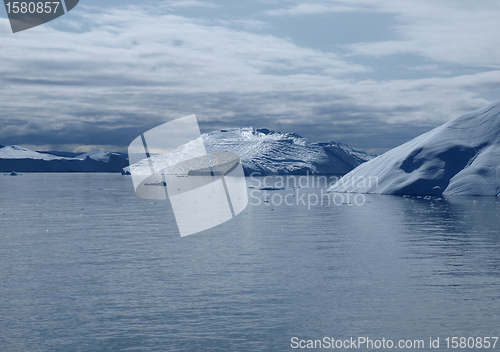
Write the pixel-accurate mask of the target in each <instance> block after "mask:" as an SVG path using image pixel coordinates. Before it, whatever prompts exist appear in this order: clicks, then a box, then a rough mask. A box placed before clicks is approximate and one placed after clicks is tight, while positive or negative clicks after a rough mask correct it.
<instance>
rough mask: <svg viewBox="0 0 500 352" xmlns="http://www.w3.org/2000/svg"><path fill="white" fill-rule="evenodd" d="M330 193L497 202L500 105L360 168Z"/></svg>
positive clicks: (467, 116)
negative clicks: (481, 197)
mask: <svg viewBox="0 0 500 352" xmlns="http://www.w3.org/2000/svg"><path fill="white" fill-rule="evenodd" d="M329 191H331V192H354V193H378V194H408V195H410V194H412V195H413V194H421V195H423V194H426V195H441V194H443V195H464V196H465V195H471V196H476V195H494V196H498V195H499V192H500V101H498V102H495V103H493V104H490V105H487V106H485V107H483V108H481V109H478V110H476V111H473V112H471V113H468V114H464V115H461V116H459V117H456V118H454V119H452V120H450V121H449V122H447V123H445V124H444V125H442V126H439V127H437V128H435V129H433V130H431V131H429V132H427V133H425V134H423V135H420V136H418V137H416V138H414V139H413V140H411V141H409V142H407V143H405V144H403V145H400V146H399V147H396V148H394V149H392V150H389V151H388V152H386V153H385V154H383V155H381V156H379V157H377V158H374V159H372V160H370V161H368V162H367V163H364V164H362V165H360V166H358V167H357V168H356V169H354V170H353V171H351V172H350V173H348V174H347V175H345V176H344V177H343V178H341V179H340V180H339V181H338V182H337V183H336V184H334V185H332V186H331V187H330V188H329Z"/></svg>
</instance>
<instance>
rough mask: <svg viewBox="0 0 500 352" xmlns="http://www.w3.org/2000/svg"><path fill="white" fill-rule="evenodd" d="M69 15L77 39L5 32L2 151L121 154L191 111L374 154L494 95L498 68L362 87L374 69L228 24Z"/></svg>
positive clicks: (114, 13)
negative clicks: (100, 148)
mask: <svg viewBox="0 0 500 352" xmlns="http://www.w3.org/2000/svg"><path fill="white" fill-rule="evenodd" d="M76 14H79V16H80V18H79V19H78V23H81V24H82V25H81V27H80V28H79V30H78V31H76V32H66V31H62V30H57V29H55V28H53V27H48V26H45V27H44V28H43V29H42V28H41V27H38V29H37V28H35V29H33V30H31V31H26V32H25V33H20V34H19V35H16V36H12V35H3V36H0V45H1V46H2V48H3V50H2V51H1V52H0V60H1V62H2V65H1V66H0V106H1V107H2V110H1V112H0V143H1V144H29V145H43V146H45V147H46V146H47V145H50V146H52V149H61V148H58V146H70V145H71V146H75V148H76V146H88V145H113V146H115V149H117V150H122V151H123V150H125V148H126V146H127V145H128V144H129V143H130V141H131V140H133V139H134V138H135V137H136V136H137V135H139V134H140V133H142V132H144V131H146V130H148V129H150V128H152V127H155V126H157V125H159V124H161V123H164V122H166V121H167V120H168V119H173V118H177V117H181V116H186V115H189V114H193V113H195V114H196V115H197V116H198V118H199V120H200V124H201V128H202V130H203V132H207V131H209V130H211V129H213V128H222V127H235V126H236V127H238V126H239V127H243V126H255V127H269V128H275V129H281V130H284V131H290V132H297V133H299V134H301V135H304V136H306V137H309V138H310V139H311V140H331V139H334V140H337V141H340V142H345V143H350V144H353V145H355V146H358V147H364V148H367V149H371V150H377V151H379V150H383V149H387V148H390V147H394V146H396V145H398V144H401V143H403V142H405V141H406V140H407V139H409V138H411V137H413V136H416V135H417V134H419V133H421V132H423V131H425V130H427V129H429V128H431V127H433V126H436V125H438V124H440V123H442V122H444V121H446V120H448V119H450V118H452V117H454V116H456V115H458V114H460V113H463V112H467V111H470V110H472V109H475V108H478V107H480V106H482V105H485V104H486V103H488V101H486V100H485V99H483V98H481V96H480V94H481V92H483V91H488V90H495V89H500V84H499V82H500V71H498V70H495V69H492V70H490V71H488V72H478V73H474V74H469V75H461V76H453V75H451V76H449V77H436V78H426V79H415V80H411V79H407V80H383V81H381V80H369V79H366V78H363V74H365V73H369V72H370V71H371V70H372V68H371V67H368V66H365V65H360V64H356V63H354V62H351V61H349V60H348V59H349V58H345V57H342V56H340V55H338V54H335V53H331V52H323V51H320V50H315V49H311V48H306V47H301V46H298V45H296V44H294V43H293V42H291V41H290V40H287V39H283V38H279V37H276V36H272V35H269V34H266V33H260V32H259V33H252V32H248V31H245V30H242V29H234V28H232V27H233V25H234V23H223V22H219V23H218V24H214V23H215V22H216V21H203V20H197V19H191V18H187V17H183V16H176V15H172V14H158V13H154V12H150V11H148V10H147V9H144V8H140V7H137V6H136V7H127V8H115V9H110V10H107V11H104V12H102V11H97V10H96V9H89V8H83V7H82V10H81V11H79V12H77V13H76ZM75 16H76V15H75ZM7 25H8V23H6V21H5V20H0V27H1V26H7ZM354 77H358V78H354ZM359 77H361V78H359Z"/></svg>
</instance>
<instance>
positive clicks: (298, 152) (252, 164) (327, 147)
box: [126, 127, 374, 176]
mask: <svg viewBox="0 0 500 352" xmlns="http://www.w3.org/2000/svg"><path fill="white" fill-rule="evenodd" d="M200 138H202V139H203V142H204V144H205V148H206V150H207V152H208V153H217V152H231V153H234V154H236V155H238V156H239V157H240V159H241V163H242V165H243V169H244V170H245V174H246V175H251V174H252V173H255V174H257V175H261V176H262V175H287V174H294V175H305V174H307V173H309V174H345V173H347V172H349V171H351V170H352V169H354V168H355V167H356V166H358V165H360V164H362V163H364V162H366V161H367V160H369V159H371V158H373V157H374V155H371V154H367V153H365V152H364V151H362V150H359V149H355V148H352V147H350V146H347V145H345V144H339V143H335V142H327V143H309V142H308V141H307V139H305V138H302V137H300V136H299V135H297V134H295V133H283V132H278V131H273V130H269V129H265V128H262V129H254V128H252V127H246V128H231V129H223V130H220V131H214V132H209V133H205V134H203V135H202V136H201V137H200ZM193 143H195V142H194V141H192V142H190V143H187V144H185V145H183V146H180V147H178V148H177V149H175V150H173V151H171V152H170V153H168V154H163V155H156V156H152V157H151V160H152V162H153V164H156V167H158V166H159V168H160V169H162V168H164V166H167V165H172V164H173V163H175V160H184V159H186V155H188V154H189V150H191V144H193ZM163 165H164V166H163ZM132 167H133V168H136V170H137V171H138V172H141V171H140V170H139V169H141V168H144V170H143V171H144V172H147V170H148V169H149V168H150V166H149V164H148V163H147V162H145V161H141V162H139V163H137V164H135V165H133V166H132ZM127 170H128V168H127ZM127 170H126V171H127Z"/></svg>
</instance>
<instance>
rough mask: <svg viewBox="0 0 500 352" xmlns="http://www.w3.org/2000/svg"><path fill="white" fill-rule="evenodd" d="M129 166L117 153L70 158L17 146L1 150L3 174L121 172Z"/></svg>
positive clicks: (87, 154)
mask: <svg viewBox="0 0 500 352" xmlns="http://www.w3.org/2000/svg"><path fill="white" fill-rule="evenodd" d="M127 165H128V160H127V158H126V157H124V156H122V155H119V154H116V153H105V152H100V151H96V152H91V153H85V154H81V155H79V156H77V157H75V158H70V157H62V156H57V155H52V154H49V153H40V152H35V151H33V150H30V149H27V148H23V147H19V146H17V145H11V146H7V147H3V148H0V171H1V172H10V171H19V172H121V171H122V169H123V168H124V167H125V166H127Z"/></svg>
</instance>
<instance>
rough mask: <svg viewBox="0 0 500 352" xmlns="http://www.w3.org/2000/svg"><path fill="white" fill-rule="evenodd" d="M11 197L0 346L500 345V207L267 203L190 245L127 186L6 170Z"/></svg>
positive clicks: (411, 200)
mask: <svg viewBox="0 0 500 352" xmlns="http://www.w3.org/2000/svg"><path fill="white" fill-rule="evenodd" d="M303 191H304V192H305V190H303ZM290 192H294V191H292V190H282V191H270V192H269V196H268V198H270V197H271V196H273V195H274V194H281V195H283V196H284V195H286V194H287V193H290ZM307 192H318V190H317V189H315V190H307ZM254 195H255V194H254ZM259 195H261V193H259ZM0 197H1V202H0V350H1V351H288V350H294V349H292V348H291V338H292V337H297V338H298V339H304V340H308V339H323V337H334V338H336V339H337V338H342V339H348V338H350V337H355V338H357V337H358V336H366V337H369V338H371V339H373V340H375V339H382V338H385V339H392V340H394V341H398V340H399V339H405V340H406V339H423V340H425V341H426V347H428V340H429V337H433V338H437V337H438V336H439V337H440V339H441V349H445V347H446V346H445V345H443V344H444V341H443V340H444V339H445V338H446V337H448V336H450V337H451V336H465V337H469V336H474V337H481V336H500V200H499V199H497V198H495V197H491V198H490V197H450V198H437V199H436V198H429V199H424V198H416V197H406V198H405V197H396V196H367V198H366V204H364V205H363V206H353V205H349V204H342V205H338V206H337V205H330V206H312V207H311V208H310V209H309V210H308V209H307V207H306V206H304V205H302V204H299V205H298V206H297V205H295V206H283V205H282V206H276V205H273V204H272V203H271V202H270V203H261V204H260V205H259V206H254V205H249V206H248V207H247V209H246V210H245V211H244V212H243V213H242V214H241V215H239V216H238V217H236V218H235V219H233V220H231V221H229V222H227V223H225V224H222V225H220V226H218V227H216V228H213V229H210V230H207V231H205V232H202V233H199V234H196V235H192V236H189V237H184V238H181V237H180V236H179V233H178V230H177V227H176V224H175V219H174V215H173V213H172V210H171V208H170V206H169V203H168V202H166V201H163V202H162V201H149V200H144V199H141V198H138V197H137V196H136V195H135V193H134V191H133V187H132V182H131V179H130V177H127V176H121V175H108V174H25V175H23V176H20V177H7V176H0ZM275 199H277V198H275ZM251 201H252V202H253V203H256V201H255V199H254V200H252V199H251ZM427 349H428V348H426V349H425V350H427ZM496 349H500V343H498V344H497V347H496ZM364 350H367V349H366V348H365V349H364ZM379 350H383V349H379ZM466 350H467V349H466ZM469 350H476V349H474V348H473V349H469ZM483 350H484V349H483Z"/></svg>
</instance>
